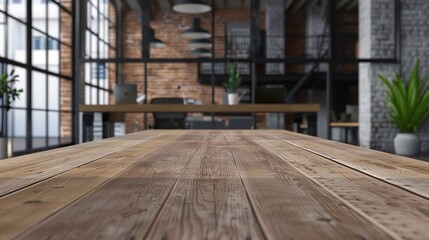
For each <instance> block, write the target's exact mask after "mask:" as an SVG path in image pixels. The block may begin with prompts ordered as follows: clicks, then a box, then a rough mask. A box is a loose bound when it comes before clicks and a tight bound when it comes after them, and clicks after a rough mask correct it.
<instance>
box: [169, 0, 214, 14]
mask: <svg viewBox="0 0 429 240" xmlns="http://www.w3.org/2000/svg"><path fill="white" fill-rule="evenodd" d="M173 10H174V11H176V12H178V13H186V14H200V13H206V12H210V11H211V10H212V7H211V6H210V5H208V4H206V3H204V2H203V1H201V0H176V4H174V6H173Z"/></svg>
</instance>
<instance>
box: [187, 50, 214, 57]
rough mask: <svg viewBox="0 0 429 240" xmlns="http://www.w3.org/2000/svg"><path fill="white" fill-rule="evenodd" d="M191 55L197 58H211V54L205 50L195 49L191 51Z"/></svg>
mask: <svg viewBox="0 0 429 240" xmlns="http://www.w3.org/2000/svg"><path fill="white" fill-rule="evenodd" d="M191 54H192V55H193V56H195V57H198V58H210V57H212V53H211V52H210V51H209V50H207V49H201V48H199V49H195V50H192V51H191Z"/></svg>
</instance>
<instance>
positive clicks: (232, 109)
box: [79, 104, 320, 113]
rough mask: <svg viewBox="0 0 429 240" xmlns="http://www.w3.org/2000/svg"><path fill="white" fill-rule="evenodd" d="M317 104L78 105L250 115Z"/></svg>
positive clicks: (83, 109) (306, 108)
mask: <svg viewBox="0 0 429 240" xmlns="http://www.w3.org/2000/svg"><path fill="white" fill-rule="evenodd" d="M319 110H320V105H319V104H238V105H216V104H208V105H184V104H121V105H119V104H118V105H79V111H81V112H109V113H118V112H121V113H143V112H149V113H150V112H186V113H202V112H214V113H216V112H218V113H252V112H255V113H256V112H260V113H264V112H265V113H266V112H294V113H305V112H318V111H319Z"/></svg>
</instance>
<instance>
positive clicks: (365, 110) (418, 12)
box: [359, 0, 429, 152]
mask: <svg viewBox="0 0 429 240" xmlns="http://www.w3.org/2000/svg"><path fill="white" fill-rule="evenodd" d="M401 3H402V9H401V18H402V22H401V27H402V31H401V38H402V42H401V55H402V57H401V61H400V64H374V63H371V64H368V63H365V64H360V66H359V107H360V109H359V113H360V119H359V121H360V130H359V136H360V141H361V146H363V147H370V148H374V149H378V150H382V151H387V152H393V150H394V149H393V138H394V137H395V134H396V132H397V130H396V129H395V128H394V126H393V125H392V123H391V121H390V119H389V115H388V114H389V110H388V107H387V104H386V101H385V94H384V92H385V90H384V88H383V86H382V84H381V82H380V80H379V79H378V74H384V75H386V76H389V77H392V76H394V75H395V74H396V73H400V74H401V75H403V76H406V78H408V76H409V74H410V72H411V69H412V67H413V65H414V63H415V61H416V60H417V58H420V61H421V73H422V76H427V73H428V70H429V17H428V16H429V15H428V14H427V13H428V10H429V1H427V0H402V2H401ZM359 11H360V12H359V14H360V19H359V24H360V26H359V31H360V33H359V34H360V35H359V38H360V57H361V58H391V57H393V56H394V51H395V47H394V45H395V41H394V34H395V33H394V12H395V8H394V0H360V1H359ZM419 135H420V137H421V139H422V150H423V151H427V150H428V149H429V121H428V122H427V123H426V124H425V125H424V126H423V127H422V128H421V129H420V131H419Z"/></svg>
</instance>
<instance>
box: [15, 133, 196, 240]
mask: <svg viewBox="0 0 429 240" xmlns="http://www.w3.org/2000/svg"><path fill="white" fill-rule="evenodd" d="M203 135H204V133H203V132H196V133H188V134H186V135H184V136H181V137H179V138H178V140H177V141H175V142H174V143H170V144H168V145H166V146H165V147H163V148H162V149H159V150H158V151H156V152H155V153H153V154H151V155H149V156H147V157H146V158H144V159H143V160H142V161H139V162H137V163H136V164H134V165H133V166H132V167H131V168H129V169H127V170H125V171H123V172H122V173H121V174H119V175H117V176H115V178H113V179H111V180H109V181H108V182H106V183H105V184H103V185H102V186H101V187H99V188H97V189H96V190H94V191H92V192H91V193H89V194H87V195H86V196H84V197H82V198H81V199H79V200H78V201H76V202H74V203H73V204H71V205H70V206H68V207H67V208H65V209H63V210H62V211H61V212H59V213H57V214H55V215H53V216H52V217H51V218H49V219H47V220H46V221H44V222H42V223H40V224H39V225H37V226H35V227H34V228H32V229H30V230H29V231H28V232H26V233H25V234H24V235H22V236H19V238H18V239H47V238H49V239H67V238H74V239H100V238H101V239H103V238H104V239H144V238H145V235H146V233H147V231H148V230H149V228H150V226H151V224H152V222H153V220H154V218H155V217H156V215H157V214H158V212H159V210H160V209H161V207H162V206H163V204H164V202H165V200H166V198H167V197H168V195H169V194H170V191H171V189H172V188H173V186H174V184H175V183H176V181H177V179H178V177H179V176H180V174H181V173H182V171H183V169H184V166H185V165H186V163H187V162H188V161H189V159H190V158H191V157H192V155H193V154H194V152H195V150H196V149H197V147H198V145H199V143H200V141H201V139H202V136H203Z"/></svg>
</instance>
